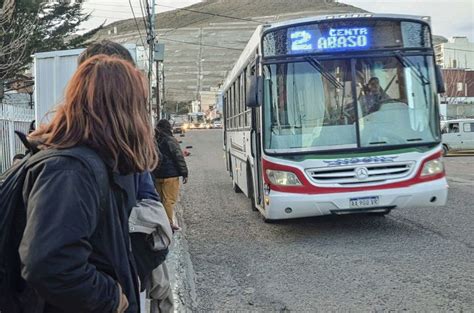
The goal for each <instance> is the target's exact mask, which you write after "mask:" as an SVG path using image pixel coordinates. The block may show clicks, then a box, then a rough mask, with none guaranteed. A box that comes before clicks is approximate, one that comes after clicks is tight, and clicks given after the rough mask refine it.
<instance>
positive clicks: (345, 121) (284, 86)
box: [263, 53, 440, 153]
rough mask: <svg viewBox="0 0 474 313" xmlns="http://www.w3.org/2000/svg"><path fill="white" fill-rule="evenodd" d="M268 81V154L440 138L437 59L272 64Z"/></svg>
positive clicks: (266, 70)
mask: <svg viewBox="0 0 474 313" xmlns="http://www.w3.org/2000/svg"><path fill="white" fill-rule="evenodd" d="M351 62H354V66H353V67H351ZM263 75H264V135H265V136H264V138H265V139H264V141H265V143H264V145H265V150H267V152H273V153H285V152H298V151H323V150H335V149H358V148H367V147H387V146H398V145H406V144H417V143H419V144H427V143H433V142H437V141H439V140H440V134H439V127H437V120H438V119H437V111H436V101H437V95H436V92H435V89H434V88H435V87H434V86H435V82H434V64H433V60H432V57H428V56H405V55H403V54H400V53H399V54H394V55H393V56H389V57H364V58H355V59H352V60H351V59H338V60H325V61H317V60H315V59H311V58H306V59H305V61H298V62H289V63H277V64H267V65H265V66H264V70H263ZM353 78H354V79H355V81H353ZM358 134H359V136H358Z"/></svg>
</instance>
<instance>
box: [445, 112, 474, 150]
mask: <svg viewBox="0 0 474 313" xmlns="http://www.w3.org/2000/svg"><path fill="white" fill-rule="evenodd" d="M441 133H442V140H443V149H444V154H445V155H446V154H447V153H448V152H449V151H461V150H474V119H458V120H450V121H446V122H445V123H444V125H443V128H442V129H441Z"/></svg>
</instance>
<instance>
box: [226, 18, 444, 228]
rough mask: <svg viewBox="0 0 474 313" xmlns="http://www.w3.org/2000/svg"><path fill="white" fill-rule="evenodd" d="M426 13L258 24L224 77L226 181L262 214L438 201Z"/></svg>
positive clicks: (436, 80) (439, 165)
mask: <svg viewBox="0 0 474 313" xmlns="http://www.w3.org/2000/svg"><path fill="white" fill-rule="evenodd" d="M440 73H441V72H440V70H439V68H438V67H437V66H436V64H435V56H434V52H433V44H432V37H431V29H430V19H429V17H416V16H405V15H380V14H344V15H329V16H318V17H312V18H306V19H300V20H294V21H287V22H283V23H279V24H274V25H265V26H259V27H258V28H257V30H256V31H255V33H254V34H253V36H252V37H251V39H250V41H249V43H248V45H247V47H246V48H245V50H244V51H243V53H242V55H241V56H240V58H239V59H238V61H237V63H236V64H235V66H234V68H233V69H232V71H231V72H230V74H229V76H228V77H227V78H226V80H225V82H224V85H223V103H224V148H225V151H226V159H227V169H228V171H229V173H230V175H231V177H232V182H233V185H234V189H235V190H236V191H238V192H239V191H242V192H243V193H244V194H245V195H247V196H248V197H249V198H250V199H251V204H252V208H254V209H257V210H259V211H260V212H261V214H262V215H263V216H264V219H265V220H275V219H287V218H299V217H306V216H316V215H328V214H348V213H359V212H364V213H374V214H387V213H389V212H390V211H391V210H392V209H399V208H400V209H402V208H415V207H431V206H443V205H445V203H446V198H447V192H448V184H447V181H446V177H445V171H444V167H443V159H442V145H441V132H440V121H439V107H438V96H437V94H438V93H440V92H443V88H444V85H443V81H442V77H441V74H440Z"/></svg>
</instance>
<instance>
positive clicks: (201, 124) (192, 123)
mask: <svg viewBox="0 0 474 313" xmlns="http://www.w3.org/2000/svg"><path fill="white" fill-rule="evenodd" d="M186 128H188V129H205V128H209V125H208V124H207V122H206V114H205V113H204V112H195V113H188V123H187V124H186Z"/></svg>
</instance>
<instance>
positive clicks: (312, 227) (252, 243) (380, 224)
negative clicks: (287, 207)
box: [174, 130, 474, 312]
mask: <svg viewBox="0 0 474 313" xmlns="http://www.w3.org/2000/svg"><path fill="white" fill-rule="evenodd" d="M183 141H184V143H183V145H193V149H192V150H191V151H192V155H191V156H190V157H189V158H187V161H188V166H189V167H190V181H189V183H188V184H187V185H185V186H184V188H183V193H182V198H181V202H180V205H179V207H178V214H179V217H180V220H181V224H182V226H183V231H182V232H181V234H180V235H179V248H178V251H179V253H177V255H178V260H177V261H176V262H174V263H175V264H178V268H177V270H176V271H177V272H178V273H180V274H179V275H178V276H177V277H178V280H179V286H180V288H178V289H179V290H178V293H179V295H180V296H179V298H180V300H181V302H182V306H181V307H180V311H184V310H185V309H187V310H189V311H195V312H211V311H212V312H224V311H239V312H240V311H248V312H287V311H295V312H315V311H323V312H325V311H331V312H333V311H344V312H347V311H351V312H352V311H353V312H367V311H404V310H407V311H423V312H446V311H455V312H460V311H464V312H469V311H471V312H474V295H473V291H472V290H473V289H474V263H473V262H474V261H473V260H474V241H473V239H474V223H473V222H474V213H473V207H472V203H473V202H474V188H473V185H474V183H473V178H474V177H473V176H474V175H473V174H474V166H473V165H474V157H470V156H462V157H450V158H447V169H448V174H449V176H450V177H449V180H450V186H451V189H450V195H449V200H448V205H447V206H446V207H444V208H421V209H416V210H415V209H409V208H406V209H400V210H395V211H393V212H392V213H391V214H390V215H389V216H387V217H385V218H384V217H370V216H366V215H357V216H340V217H317V218H308V219H299V220H290V221H282V222H279V223H276V224H265V223H264V222H263V221H262V219H261V218H260V217H259V214H258V213H257V212H252V211H251V210H250V208H249V203H248V199H247V198H246V197H245V196H244V195H242V194H236V193H234V192H233V190H232V184H231V179H230V177H229V176H228V175H227V173H226V171H225V166H224V157H223V151H222V133H221V131H219V130H203V131H194V132H189V133H188V134H187V135H186V137H185V138H183Z"/></svg>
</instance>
